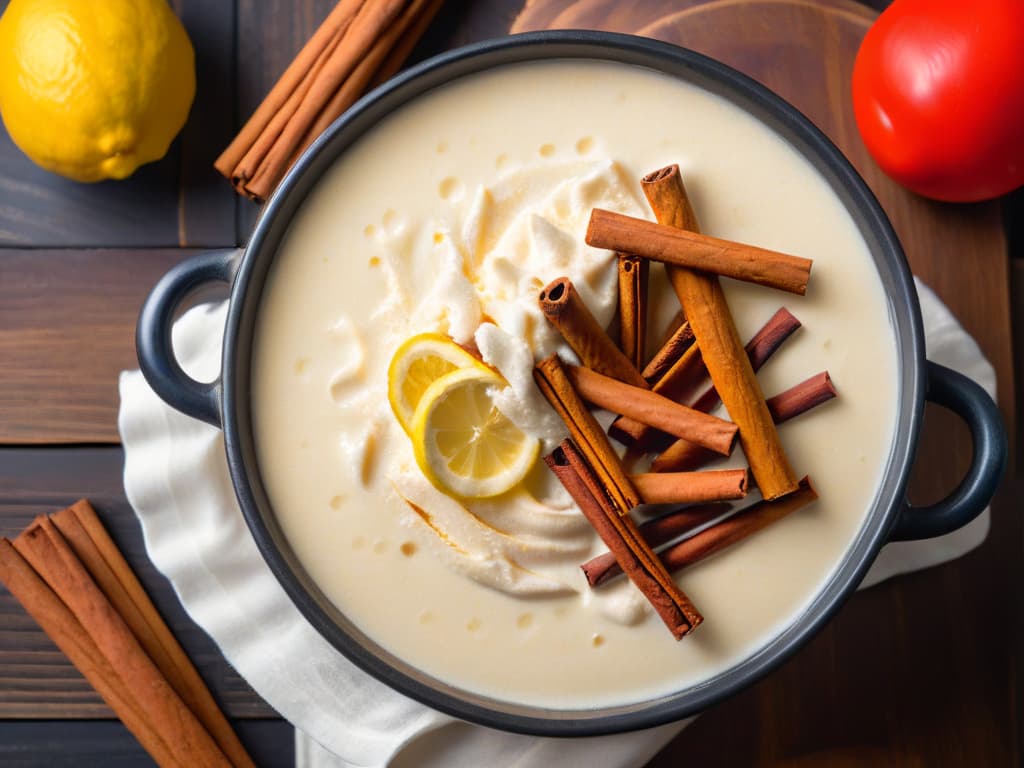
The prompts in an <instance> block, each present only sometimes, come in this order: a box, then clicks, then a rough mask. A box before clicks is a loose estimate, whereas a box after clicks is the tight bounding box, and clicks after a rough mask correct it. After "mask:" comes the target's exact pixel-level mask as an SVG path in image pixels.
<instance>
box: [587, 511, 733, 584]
mask: <svg viewBox="0 0 1024 768" xmlns="http://www.w3.org/2000/svg"><path fill="white" fill-rule="evenodd" d="M729 509H730V507H729V505H728V504H724V503H721V504H698V505H694V506H692V507H684V508H683V509H677V510H675V511H673V512H669V513H667V514H664V515H661V516H660V517H655V518H652V519H651V520H647V521H646V522H643V523H641V524H640V525H639V526H637V530H638V531H639V532H640V535H641V536H643V539H644V541H646V542H647V543H648V545H650V546H651V547H653V548H657V547H660V546H661V545H662V544H667V543H668V542H670V541H672V540H674V539H678V538H679V537H680V536H683V535H684V534H686V533H689V532H690V531H692V530H694V529H696V528H699V527H701V526H702V525H705V524H706V523H710V522H711V521H712V520H714V519H715V518H717V517H722V516H723V515H724V514H726V513H727V512H728V511H729ZM580 568H581V569H582V571H583V574H584V575H585V576H586V577H587V582H588V583H589V584H590V586H592V587H596V586H599V585H601V584H603V583H604V582H606V581H607V580H608V579H610V578H612V577H613V576H618V575H619V574H620V573H622V568H621V567H620V566H619V563H618V561H617V560H616V559H615V555H613V554H612V553H611V552H605V553H603V554H600V555H597V556H596V557H592V558H591V559H590V560H588V561H587V562H585V563H584V564H583V565H581V566H580Z"/></svg>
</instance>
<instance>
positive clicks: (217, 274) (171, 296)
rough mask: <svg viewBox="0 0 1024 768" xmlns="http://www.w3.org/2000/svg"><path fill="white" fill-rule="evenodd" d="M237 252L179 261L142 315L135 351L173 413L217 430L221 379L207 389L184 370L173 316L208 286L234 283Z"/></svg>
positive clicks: (200, 256)
mask: <svg viewBox="0 0 1024 768" xmlns="http://www.w3.org/2000/svg"><path fill="white" fill-rule="evenodd" d="M237 256H238V249H236V248H230V249H226V250H218V251H209V252H208V253H202V254H199V255H198V256H194V257H193V258H191V259H187V260H186V261H183V262H181V263H180V264H178V265H177V266H175V267H174V268H173V269H171V270H170V271H169V272H168V273H167V274H166V275H164V276H163V277H162V278H160V282H158V283H157V284H156V286H154V288H153V290H152V291H150V293H149V296H147V297H146V301H145V303H143V305H142V311H141V312H140V313H139V323H138V325H137V326H136V329H135V349H136V352H137V354H138V357H139V367H140V368H141V369H142V375H143V376H145V377H146V381H147V382H148V383H149V386H151V387H152V388H153V391H154V392H156V393H157V395H159V396H160V399H161V400H163V401H164V402H165V403H167V404H168V405H169V406H171V407H172V408H174V409H176V410H179V411H181V412H182V413H184V414H187V415H189V416H192V417H193V418H196V419H200V420H201V421H205V422H206V423H207V424H212V425H213V426H215V427H219V426H220V425H221V419H220V377H218V378H217V380H216V381H214V382H211V383H209V384H204V383H203V382H199V381H196V380H195V379H193V378H192V377H190V376H189V375H188V374H187V373H185V371H183V370H182V368H181V366H180V365H179V364H178V361H177V359H176V358H175V357H174V348H173V347H172V345H171V326H172V324H173V323H174V313H175V311H176V310H177V309H178V307H179V306H180V305H181V303H182V301H184V299H185V297H186V296H188V294H189V293H190V292H191V291H192V290H193V289H195V288H198V287H199V286H200V285H202V284H204V283H211V282H223V283H230V282H231V280H232V278H233V277H234V274H235V264H236V261H237Z"/></svg>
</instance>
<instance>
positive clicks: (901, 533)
mask: <svg viewBox="0 0 1024 768" xmlns="http://www.w3.org/2000/svg"><path fill="white" fill-rule="evenodd" d="M926 365H927V375H928V383H927V391H926V392H925V398H926V399H928V400H930V401H931V402H933V403H936V404H937V405H941V406H943V407H944V408H948V409H949V410H951V411H953V412H954V413H955V414H957V415H958V416H959V417H960V418H962V419H963V420H964V421H965V422H967V426H968V428H969V429H970V430H971V439H972V440H973V441H974V455H973V457H972V460H971V467H970V469H968V470H967V474H966V475H965V476H964V479H963V480H961V481H960V484H959V485H958V486H957V487H956V490H954V491H953V492H952V493H951V494H950V495H949V496H947V497H946V498H944V499H942V501H939V502H936V503H935V504H930V505H928V506H925V507H915V506H913V505H911V504H910V503H909V502H907V506H906V509H904V510H903V512H902V513H901V514H900V516H899V518H898V519H897V520H896V525H895V527H894V528H893V532H892V535H891V536H890V537H889V538H890V540H891V541H907V540H911V539H930V538H932V537H933V536H942V535H943V534H946V533H950V532H951V531H955V530H956V529H957V528H960V527H961V526H964V525H967V523H969V522H971V520H973V519H974V518H976V517H977V516H978V515H979V514H981V511H982V510H983V509H985V507H986V506H988V503H989V501H991V500H992V496H993V494H995V491H996V486H998V485H999V481H1000V479H1002V476H1003V470H1004V469H1006V454H1007V446H1006V429H1005V428H1004V427H1003V420H1002V417H1001V416H1000V414H999V409H998V408H997V407H996V404H995V403H994V402H993V401H992V398H991V397H989V395H988V393H987V392H986V391H985V390H984V389H982V388H981V387H980V386H979V385H978V384H977V383H975V382H974V381H973V380H971V379H969V378H967V377H966V376H964V375H963V374H962V373H958V372H957V371H954V370H952V369H951V368H946V367H944V366H941V365H939V364H937V363H933V362H931V361H930V360H929V361H928V362H927V363H926Z"/></svg>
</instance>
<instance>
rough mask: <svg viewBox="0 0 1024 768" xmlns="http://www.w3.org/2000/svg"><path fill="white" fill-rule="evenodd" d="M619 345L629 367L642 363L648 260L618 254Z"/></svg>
mask: <svg viewBox="0 0 1024 768" xmlns="http://www.w3.org/2000/svg"><path fill="white" fill-rule="evenodd" d="M617 264H618V271H619V346H620V347H621V348H622V354H624V355H625V356H626V357H627V358H628V359H629V360H630V362H632V363H633V367H634V368H636V369H637V370H639V369H640V368H642V367H643V364H644V361H643V358H644V354H645V352H644V350H645V348H646V346H647V278H648V273H649V272H650V266H651V265H650V262H648V261H647V260H646V259H641V258H639V257H637V256H632V255H624V254H619V256H618V259H617Z"/></svg>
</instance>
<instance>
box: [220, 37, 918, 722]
mask: <svg viewBox="0 0 1024 768" xmlns="http://www.w3.org/2000/svg"><path fill="white" fill-rule="evenodd" d="M549 59H595V60H600V61H610V62H618V63H622V64H627V65H630V64H631V65H639V66H645V67H648V68H651V69H654V70H656V71H659V72H662V73H664V74H668V75H669V76H674V77H678V78H682V79H684V80H686V81H688V82H691V83H694V84H696V85H698V86H699V87H702V88H704V89H706V90H710V91H712V92H713V93H717V94H719V95H721V96H723V97H724V98H727V99H729V100H730V101H731V102H733V103H734V104H737V105H738V106H740V108H742V109H744V110H745V111H748V112H752V113H753V114H754V116H755V117H756V118H758V119H759V120H760V121H761V122H763V123H765V124H767V125H768V127H769V128H771V129H772V130H774V131H775V132H776V133H777V134H780V135H781V136H782V138H783V139H784V140H786V141H787V142H788V143H790V144H791V145H792V146H794V148H795V149H796V150H797V151H798V152H800V153H801V154H802V155H804V156H805V157H806V158H807V159H808V160H809V161H810V162H811V163H812V164H813V165H814V166H815V168H816V169H817V171H818V172H819V173H820V174H822V175H823V176H824V178H825V179H826V181H828V183H829V185H830V186H831V188H832V189H833V191H834V192H835V193H836V194H837V195H838V196H839V197H840V199H841V200H842V201H843V203H844V204H845V205H846V207H847V209H848V211H849V212H850V214H851V216H852V217H853V218H854V221H855V223H856V224H857V226H858V228H859V229H860V231H861V234H862V236H863V237H864V238H865V240H866V241H867V244H868V246H869V249H870V251H871V253H872V256H873V258H874V261H875V265H876V268H877V270H878V273H879V278H880V279H881V280H882V281H883V284H884V285H885V286H886V293H887V296H888V301H889V316H890V323H891V325H892V327H893V332H894V336H895V341H896V344H897V350H898V357H899V359H900V361H901V370H900V381H899V395H898V400H899V403H898V406H899V407H898V409H897V425H896V429H895V433H894V439H893V444H892V446H891V448H890V453H889V457H888V462H887V464H886V470H885V474H884V476H883V478H882V480H881V482H880V483H879V487H878V490H877V492H876V497H875V500H874V502H873V504H872V508H871V509H870V510H869V512H868V514H867V515H866V516H865V519H864V522H863V523H862V525H861V528H860V530H859V531H858V533H857V535H856V536H855V538H854V539H853V541H852V542H851V544H850V545H849V547H848V549H847V551H846V553H845V555H844V556H843V558H842V560H841V561H840V562H839V563H838V564H837V566H836V568H835V569H834V571H833V573H832V574H831V576H830V577H829V578H828V579H827V580H826V581H825V583H824V584H823V585H822V586H821V587H820V588H819V589H818V591H817V593H816V594H815V596H814V597H813V598H812V599H811V600H810V602H809V603H808V605H807V606H805V608H804V609H803V610H802V611H801V612H800V613H799V614H798V615H797V616H795V617H794V618H793V619H792V620H791V621H790V623H789V624H788V626H787V627H786V628H785V629H783V630H781V631H780V632H778V633H777V634H776V635H775V636H774V637H773V638H772V639H771V640H770V641H769V642H768V643H766V644H765V645H764V646H763V647H762V648H760V649H759V650H758V651H757V652H756V653H754V654H752V655H750V656H748V657H747V658H745V659H744V660H743V661H741V662H739V663H738V664H736V665H734V666H732V667H730V668H729V669H727V670H725V671H724V672H721V673H719V674H718V675H716V676H714V677H712V678H710V679H708V680H706V681H704V682H703V683H700V684H698V685H695V686H692V687H688V688H685V689H683V690H681V691H678V692H676V693H674V694H670V695H667V696H662V697H659V698H656V699H651V700H645V701H641V702H636V703H632V704H625V705H621V706H610V707H602V708H599V709H594V710H585V709H572V710H561V709H558V710H555V709H548V708H544V707H538V706H527V705H522V704H516V703H512V702H506V701H501V700H497V699H493V698H490V697H487V696H482V695H479V694H476V693H473V692H470V691H466V690H464V689H459V688H456V687H454V686H451V685H448V684H446V683H443V682H442V681H440V680H437V679H436V678H433V677H431V676H429V675H427V674H425V673H423V672H420V671H418V670H415V669H414V668H413V667H412V666H411V665H409V664H408V663H406V662H404V661H402V660H401V659H399V658H397V657H396V656H394V655H393V654H391V653H389V652H387V651H385V650H384V649H383V648H381V647H380V646H379V645H377V644H376V643H375V642H374V641H373V640H371V639H370V638H369V637H367V636H366V635H365V634H363V633H362V632H361V631H360V630H359V629H358V628H357V627H356V626H355V625H354V624H352V623H351V622H350V621H349V620H348V619H347V618H346V617H345V616H344V615H343V614H341V612H340V611H339V610H338V609H336V608H334V606H333V605H332V604H331V603H330V601H329V599H328V598H327V597H326V596H325V595H324V594H323V593H322V592H321V591H320V589H319V588H318V587H317V586H316V584H315V583H314V582H313V580H312V579H311V578H310V577H309V575H308V574H306V573H305V570H304V569H303V567H302V565H301V563H299V561H298V559H297V558H296V557H295V555H294V553H292V552H291V550H290V548H289V547H288V545H287V542H286V539H285V537H284V535H283V532H282V531H281V529H280V527H279V526H278V524H277V523H276V521H275V520H274V517H273V512H272V507H271V505H270V503H269V501H268V499H267V494H266V491H265V489H264V487H263V483H262V479H261V477H260V474H259V468H258V463H257V461H256V456H255V447H254V439H253V434H252V423H251V414H250V400H249V397H248V394H249V381H248V379H249V368H250V361H251V341H252V336H253V327H254V320H255V315H256V312H257V309H258V305H259V302H260V298H261V293H262V287H263V283H264V280H265V277H266V274H267V271H268V269H269V266H270V264H271V263H272V261H273V259H274V255H275V253H276V250H277V246H278V244H279V242H280V239H281V237H282V236H283V234H284V232H285V231H286V229H287V227H288V224H289V223H290V220H291V217H292V215H293V214H294V212H295V210H296V209H297V208H298V207H299V205H300V204H301V203H302V201H303V199H304V198H305V196H306V194H307V193H308V192H309V190H310V189H311V188H312V187H313V186H314V185H315V183H316V181H317V180H318V179H319V177H320V175H321V174H322V173H323V172H324V171H325V170H326V168H327V167H329V166H330V165H331V164H332V163H333V161H334V159H335V158H337V157H338V156H339V155H340V154H341V153H342V152H343V151H344V150H345V149H346V148H347V147H348V146H349V144H351V143H352V142H354V141H356V140H357V139H358V138H359V137H360V136H362V135H363V133H365V132H366V131H367V130H371V129H372V125H373V123H374V122H376V121H377V120H379V119H380V118H382V117H383V116H384V115H386V114H389V113H390V112H392V111H394V110H395V109H399V108H400V107H401V106H402V105H404V104H405V103H406V102H409V101H411V100H413V99H415V98H417V97H418V96H420V95H422V94H423V93H425V92H427V91H429V90H431V89H432V88H434V87H436V86H438V85H442V84H444V83H447V82H450V81H452V80H455V79H458V78H460V77H463V76H466V75H470V74H473V73H476V72H482V71H485V70H488V69H492V68H495V67H500V66H505V65H509V64H514V63H523V62H528V61H542V60H549ZM924 360H925V350H924V332H923V326H922V321H921V314H920V308H919V305H918V299H917V293H916V289H915V288H914V283H913V278H912V276H911V273H910V269H909V266H908V264H907V262H906V259H905V257H904V255H903V251H902V248H901V246H900V244H899V241H898V239H897V237H896V235H895V233H894V231H893V229H892V227H891V225H890V223H889V221H888V219H887V217H886V215H885V213H884V212H883V211H882V209H881V206H880V205H879V203H878V201H877V200H876V199H875V197H874V195H873V194H872V192H871V191H870V190H869V189H868V187H867V185H866V184H865V182H864V181H863V180H862V179H861V177H860V176H859V175H858V174H857V172H856V171H855V170H854V169H853V167H852V166H851V165H850V163H849V161H847V160H846V158H845V157H844V156H843V155H842V153H841V152H840V151H839V150H838V149H837V148H836V147H835V145H834V144H833V143H832V142H831V141H830V140H829V139H828V138H827V137H826V136H825V135H824V134H823V133H822V132H821V131H820V130H819V129H818V128H817V127H815V126H814V125H813V124H812V123H811V122H810V121H809V120H808V119H807V118H806V117H805V116H804V115H802V114H801V113H800V112H799V111H798V110H797V109H796V108H795V107H793V106H792V105H790V104H789V103H788V102H786V101H784V100H783V99H782V98H781V97H779V96H777V95H776V94H774V93H773V92H771V91H769V90H768V89H767V88H765V87H764V86H762V85H760V84H759V83H757V82H756V81H754V80H752V79H751V78H749V77H747V76H746V75H743V74H742V73H740V72H738V71H736V70H734V69H732V68H731V67H728V66H727V65H725V64H722V63H720V62H718V61H716V60H714V59H711V58H708V57H706V56H704V55H702V54H699V53H696V52H694V51H691V50H689V49H685V48H681V47H678V46H675V45H671V44H668V43H663V42H659V41H655V40H651V39H648V38H641V37H637V36H633V35H623V34H616V33H610V32H591V31H546V32H530V33H524V34H519V35H512V36H509V37H504V38H498V39H494V40H487V41H483V42H479V43H474V44H472V45H467V46H464V47H461V48H458V49H455V50H452V51H449V52H446V53H443V54H440V55H438V56H435V57H433V58H430V59H428V60H426V61H424V62H422V63H421V64H418V65H417V66H415V67H412V68H411V69H409V70H408V71H407V72H405V73H403V74H402V75H400V76H398V77H396V78H394V79H393V80H391V81H390V82H388V83H386V84H384V85H382V86H381V87H379V88H377V89H376V90H374V91H373V92H371V93H369V94H368V95H366V96H364V97H363V98H362V99H361V100H360V101H359V102H358V103H357V104H355V105H354V106H353V107H352V108H351V109H350V110H349V111H348V112H347V113H346V114H345V115H343V116H342V117H341V118H339V119H338V120H336V121H335V122H334V123H333V124H332V125H331V126H330V127H329V128H328V129H327V131H325V133H324V134H323V135H322V136H321V137H320V138H318V139H317V140H316V141H315V142H314V143H313V145H312V146H311V147H310V148H309V149H308V150H307V151H306V152H305V153H304V154H303V155H302V157H300V159H299V160H298V161H297V162H296V163H295V165H294V166H293V167H292V169H291V170H290V171H289V172H288V174H287V175H286V177H285V179H284V180H283V181H282V183H281V184H280V186H279V187H278V189H277V190H276V192H275V193H274V195H273V196H272V197H271V199H270V200H269V201H268V203H267V204H266V206H265V207H264V209H263V211H262V212H261V216H260V219H259V221H258V223H257V225H256V228H255V230H254V233H253V235H252V237H251V239H250V241H249V244H248V245H247V247H246V249H245V253H244V255H243V257H242V259H241V262H240V265H239V268H238V271H237V273H236V276H235V280H234V284H233V286H232V290H231V301H230V305H229V309H228V317H227V322H226V327H225V333H224V345H223V361H224V362H223V368H222V370H223V383H222V392H221V397H222V403H221V406H222V419H223V429H224V435H225V447H226V450H227V459H228V465H229V468H230V472H231V478H232V482H233V484H234V487H235V492H236V495H237V497H238V500H239V502H240V506H241V509H242V512H243V515H244V517H245V520H246V523H247V524H248V526H249V529H250V531H251V533H252V535H253V538H254V539H255V541H256V544H257V546H258V548H259V551H260V553H261V555H262V556H263V558H264V560H266V562H267V563H268V565H269V566H270V568H271V570H272V571H273V573H274V575H275V576H276V577H277V579H278V581H279V582H280V583H281V585H282V586H283V588H284V589H285V591H286V592H287V593H288V595H289V597H290V598H291V599H292V601H293V602H294V603H295V605H296V606H297V607H298V609H299V610H300V612H301V613H302V614H303V615H304V616H305V618H306V619H307V620H308V621H309V622H310V623H311V624H312V625H313V626H314V627H316V629H317V630H318V631H319V632H320V634H321V635H322V636H323V637H324V638H325V639H326V640H327V641H328V642H330V643H331V645H333V646H334V647H335V648H336V649H337V650H338V651H339V652H341V653H342V654H343V655H344V656H346V657H347V658H348V659H349V660H350V661H352V662H353V663H355V664H356V665H357V666H358V667H360V668H361V669H362V670H363V671H365V672H367V673H369V674H370V675H371V676H373V677H375V678H376V679H378V680H380V681H382V682H384V683H385V684H387V685H389V686H390V687H392V688H393V689H395V690H397V691H399V692H400V693H403V694H405V695H407V696H409V697H411V698H413V699H416V700H418V701H419V702H421V703H423V704H426V705H428V706H430V707H432V708H434V709H437V710H440V711H442V712H445V713H447V714H449V715H453V716H455V717H458V718H461V719H464V720H468V721H471V722H475V723H478V724H480V725H484V726H488V727H491V728H497V729H501V730H506V731H514V732H519V733H526V734H532V735H538V736H596V735H604V734H610V733H617V732H622V731H628V730H636V729H643V728H650V727H654V726H657V725H662V724H665V723H668V722H673V721H677V720H681V719H683V718H685V717H688V716H690V715H693V714H696V713H698V712H700V711H702V710H704V709H706V708H707V707H709V706H711V705H713V704H715V703H717V702H719V701H721V700H723V699H725V698H727V697H729V696H731V695H733V694H735V693H736V692H738V691H739V690H741V689H743V688H745V687H747V686H749V685H751V684H753V683H754V682H755V681H757V680H759V679H760V678H762V677H764V676H765V675H766V674H768V673H769V672H770V671H772V670H773V669H775V668H777V667H778V666H780V665H781V664H782V663H783V662H784V661H786V660H787V659H788V658H789V657H790V656H792V655H793V654H794V653H795V652H796V651H797V650H798V649H799V648H800V647H802V646H803V645H804V643H806V642H807V641H808V640H809V639H810V638H811V637H812V636H813V635H814V634H815V633H817V632H818V630H820V629H821V627H822V626H823V625H824V624H825V623H826V622H827V621H828V620H829V619H830V618H831V617H832V616H833V615H834V614H835V613H836V611H837V610H838V609H839V608H840V606H841V605H842V603H843V602H844V601H845V599H846V598H848V597H849V596H850V594H852V592H853V591H854V590H855V588H856V586H857V584H858V583H859V582H860V580H861V579H862V577H863V576H864V574H865V573H866V571H867V569H868V568H869V567H870V565H871V563H872V562H873V560H874V558H875V556H876V555H877V553H878V551H879V550H880V549H881V547H882V545H883V544H885V542H886V540H887V538H888V536H889V533H890V530H891V529H892V526H893V524H894V522H895V520H896V518H897V516H898V513H899V510H900V509H901V508H902V506H903V504H904V495H905V488H906V483H907V478H908V474H909V469H910V466H911V462H912V460H913V455H914V451H915V448H916V443H917V437H918V431H919V427H920V423H921V418H922V412H923V407H924V393H925V377H924Z"/></svg>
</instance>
